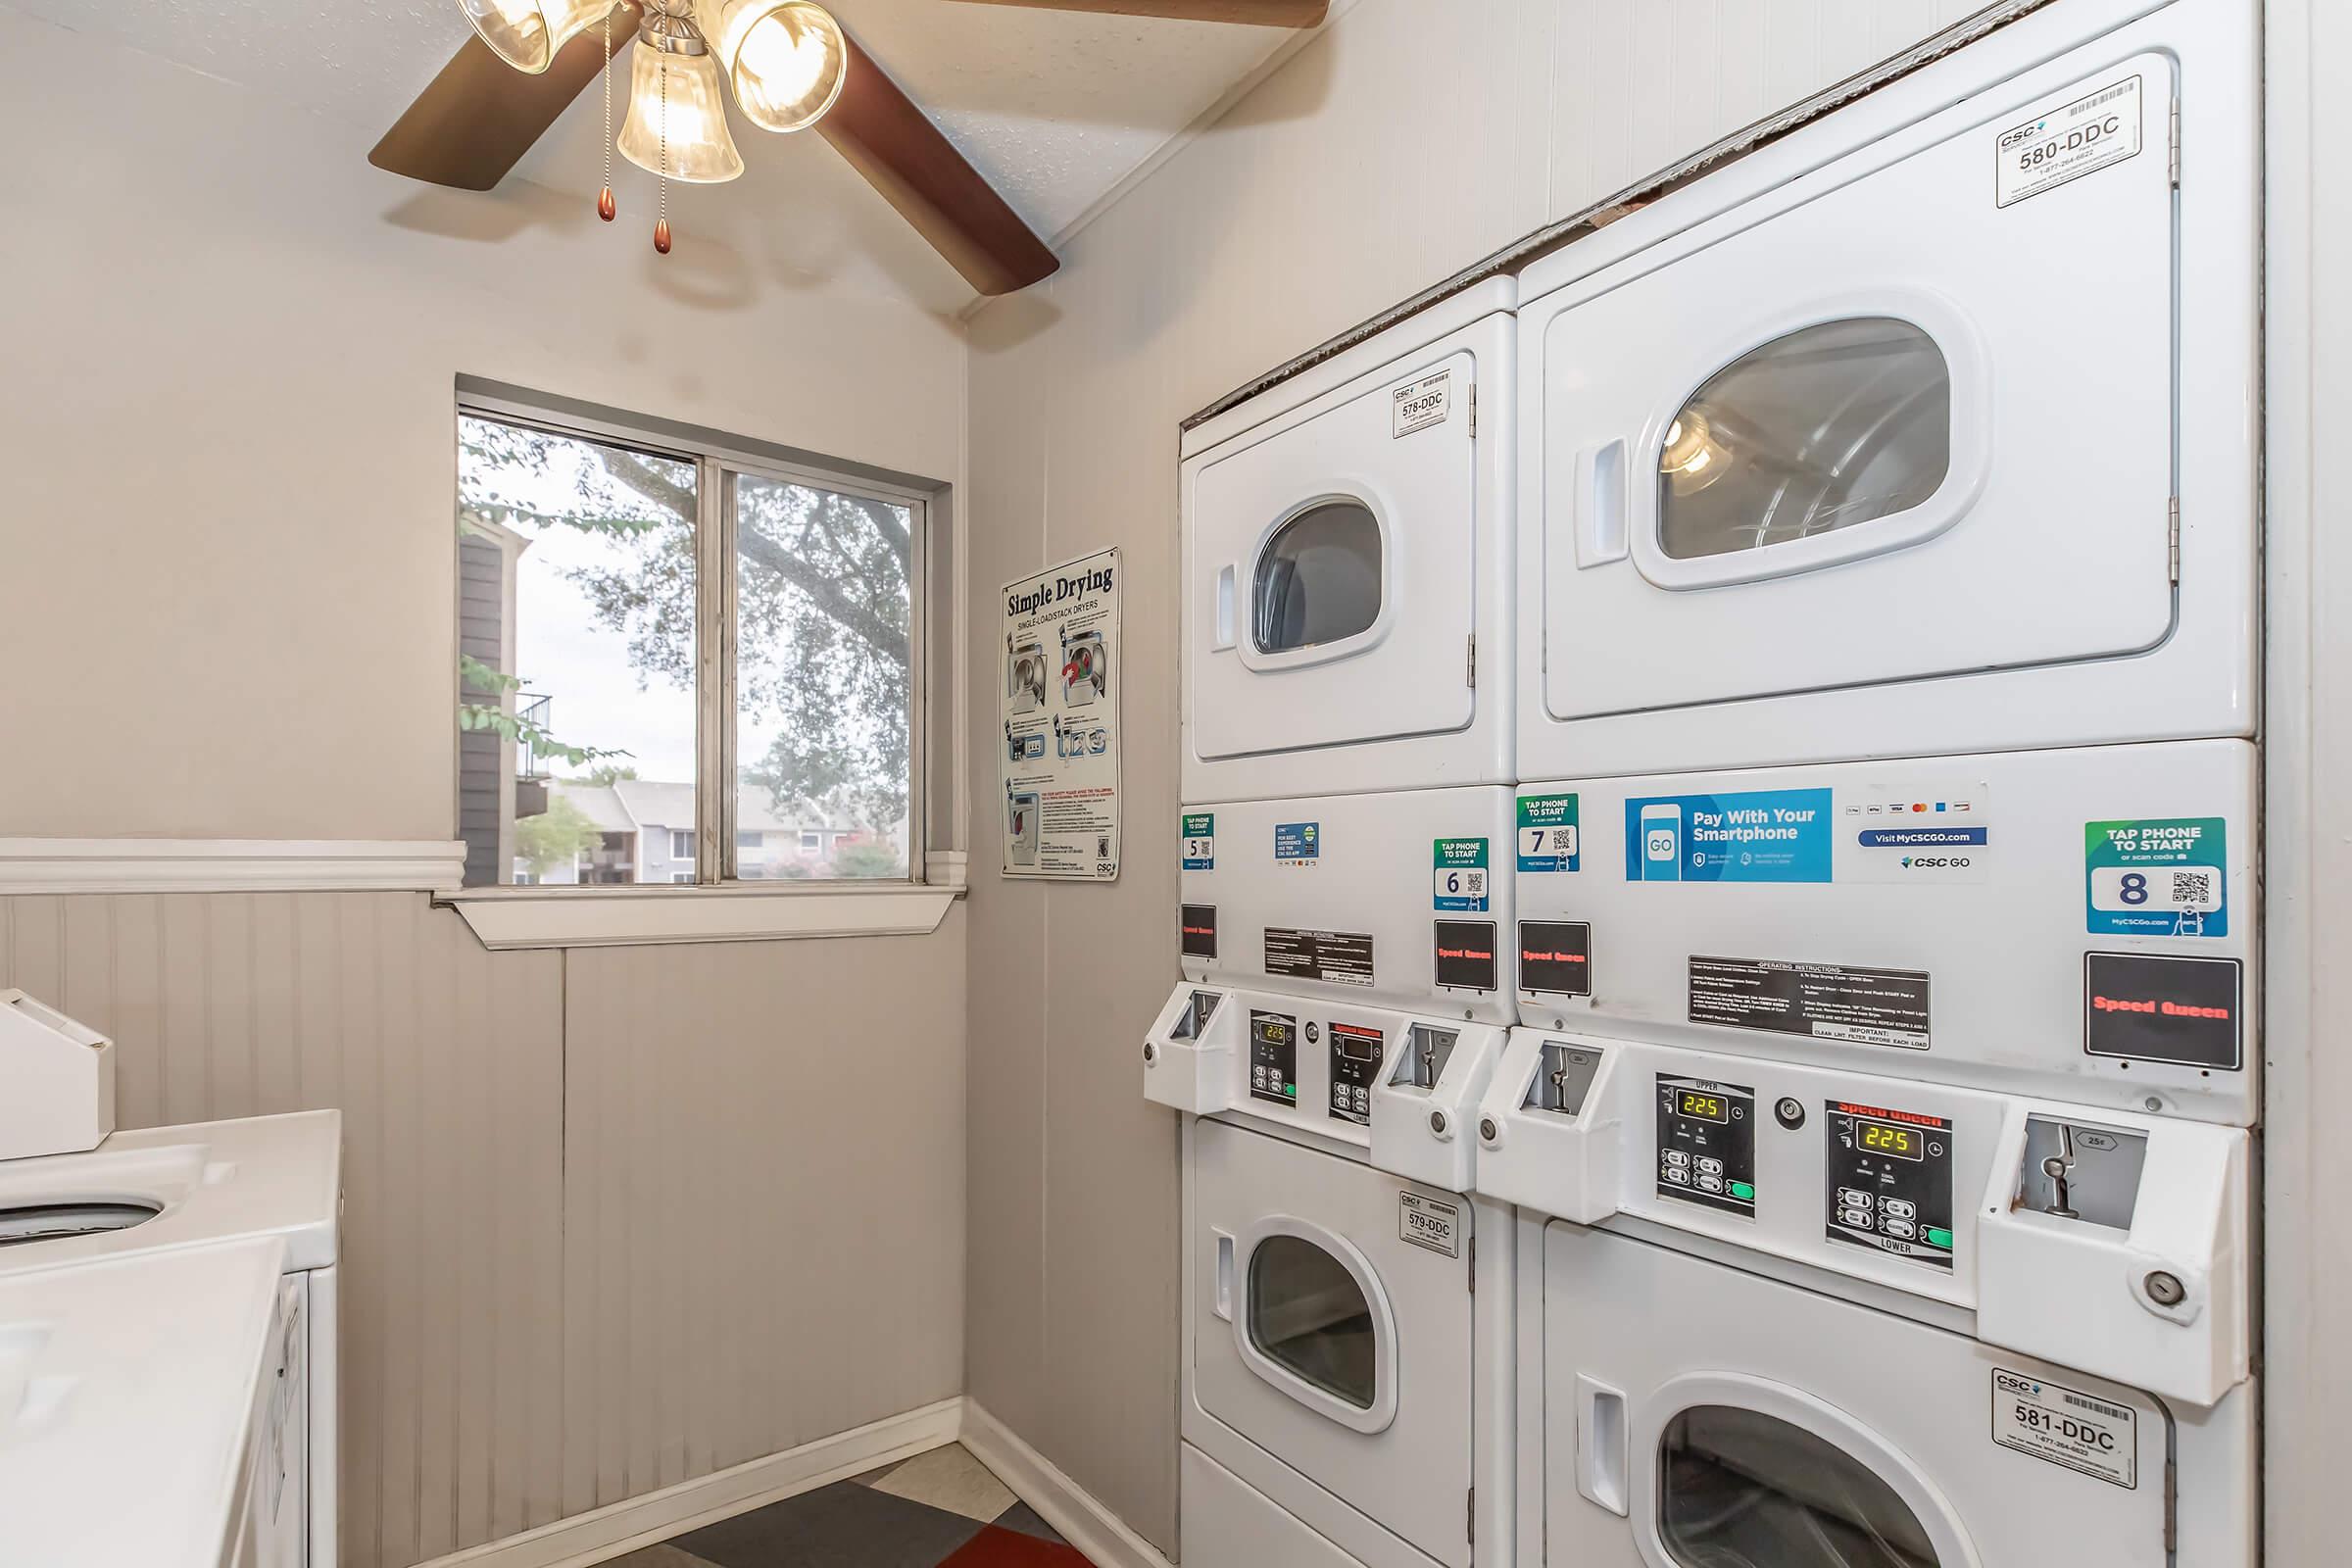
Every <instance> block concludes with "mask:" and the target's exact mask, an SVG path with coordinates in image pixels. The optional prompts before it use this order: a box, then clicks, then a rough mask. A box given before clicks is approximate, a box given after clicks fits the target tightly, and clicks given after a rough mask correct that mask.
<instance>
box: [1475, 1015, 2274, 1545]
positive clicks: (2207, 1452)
mask: <svg viewBox="0 0 2352 1568" xmlns="http://www.w3.org/2000/svg"><path fill="white" fill-rule="evenodd" d="M1480 1131H1481V1136H1482V1139H1483V1140H1484V1141H1485V1147H1484V1148H1482V1150H1481V1152H1480V1158H1479V1165H1478V1170H1479V1176H1478V1184H1479V1188H1480V1190H1481V1192H1482V1194H1487V1195H1491V1196H1493V1197H1494V1198H1495V1199H1496V1201H1513V1202H1517V1203H1519V1204H1521V1205H1523V1207H1522V1210H1521V1214H1522V1218H1521V1220H1520V1222H1519V1230H1520V1236H1521V1242H1520V1245H1521V1251H1522V1255H1523V1257H1526V1258H1530V1259H1532V1258H1535V1257H1540V1258H1541V1263H1540V1264H1538V1263H1535V1262H1533V1261H1529V1262H1524V1263H1523V1264H1522V1267H1521V1272H1520V1299H1519V1306H1518V1327H1519V1334H1518V1347H1519V1362H1520V1374H1519V1376H1520V1403H1519V1420H1518V1435H1519V1444H1520V1452H1519V1461H1518V1470H1519V1486H1520V1492H1519V1498H1520V1504H1521V1513H1520V1520H1519V1527H1518V1528H1519V1539H1520V1540H1522V1541H1537V1540H1540V1541H1542V1542H1543V1543H1544V1548H1543V1549H1544V1555H1543V1558H1542V1560H1543V1561H1544V1562H1545V1563H1549V1564H1558V1565H1560V1568H1569V1565H1575V1568H1588V1565H1590V1568H1638V1565H1639V1568H2009V1565H2014V1564H2023V1563H2033V1562H2041V1561H2054V1560H2058V1559H2060V1558H2063V1560H2065V1561H2066V1562H2068V1563H2070V1564H2081V1565H2083V1568H2174V1565H2176V1564H2183V1565H2184V1564H2191V1563H2193V1564H2196V1565H2198V1568H2251V1565H2252V1564H2253V1563H2254V1561H2255V1529H2256V1508H2255V1501H2254V1499H2255V1462H2254V1456H2255V1441H2256V1438H2255V1415H2254V1411H2255V1398H2256V1384H2255V1380H2254V1377H2253V1374H2252V1367H2251V1358H2250V1338H2251V1335H2250V1316H2249V1301H2250V1284H2249V1277H2250V1272H2251V1271H2250V1262H2249V1253H2248V1238H2249V1236H2250V1232H2251V1216H2250V1212H2249V1206H2250V1201H2251V1200H2250V1198H2249V1190H2248V1176H2247V1169H2248V1157H2249V1143H2250V1139H2249V1135H2248V1134H2247V1133H2246V1132H2244V1131H2243V1130H2240V1129H2236V1128H2227V1127H2216V1126H2211V1125H2206V1124H2201V1123H2197V1122H2191V1121H2184V1120H2181V1119H2179V1118H2171V1117H2160V1116H2146V1115H2133V1114H2131V1113H2129V1112H2122V1111H2117V1110H2114V1109H2111V1108H2108V1107H2103V1106H2101V1107H2092V1106H2082V1105H2070V1104H2066V1103H2059V1102H2053V1101H2041V1100H2034V1099H2031V1098H2028V1097H2024V1096H2015V1095H1999V1094H1988V1093H1985V1092H1981V1091H1976V1090H1967V1089H1959V1088H1953V1087H1946V1086H1935V1085H1927V1084H1921V1083H1917V1082H1914V1081H1911V1080H1907V1079H1896V1078H1879V1077H1872V1076H1869V1075H1865V1074H1859V1073H1850V1072H1842V1071H1837V1070H1833V1069H1828V1068H1822V1067H1815V1066H1808V1065H1801V1064H1793V1063H1781V1062H1769V1061H1763V1060H1757V1059H1753V1058H1745V1057H1737V1056H1728V1055H1721V1054H1707V1053H1700V1052H1691V1051H1685V1050H1680V1049H1677V1048H1673V1047H1664V1046H1649V1045H1642V1044H1638V1043H1629V1042H1624V1041H1614V1040H1607V1039H1603V1038H1601V1037H1597V1036H1590V1035H1571V1034H1555V1033H1551V1032H1548V1031H1542V1030H1532V1029H1522V1030H1519V1031H1516V1032H1515V1033H1514V1036H1513V1039H1512V1043H1511V1047H1510V1049H1509V1052H1508V1053H1507V1054H1506V1055H1505V1058H1504V1061H1503V1063H1502V1065H1501V1067H1500V1068H1498V1069H1497V1071H1496V1073H1495V1078H1494V1080H1493V1082H1492V1083H1491V1084H1490V1086H1489V1090H1488V1095H1487V1097H1486V1100H1485V1103H1484V1104H1483V1106H1482V1112H1481V1125H1480Z"/></svg>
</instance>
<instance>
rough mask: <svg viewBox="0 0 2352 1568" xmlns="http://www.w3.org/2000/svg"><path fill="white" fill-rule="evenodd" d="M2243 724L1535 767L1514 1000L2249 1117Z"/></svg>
mask: <svg viewBox="0 0 2352 1568" xmlns="http://www.w3.org/2000/svg"><path fill="white" fill-rule="evenodd" d="M2255 764H2256V758H2255V749H2254V747H2253V745H2252V744H2251V743H2250V742H2246V741H2236V740H2212V741H2167V742H2161V743H2157V744H2153V745H2145V746H2093V747H2082V748H2079V749H2073V750H2044V751H2030V752H2011V753H2002V754H1998V755H1994V756H1980V757H1939V758H1915V759H1907V760H1896V761H1887V762H1838V763H1827V764H1816V765H1810V766H1800V767H1777V768H1757V769H1749V770H1745V771H1740V772H1729V773H1678V774H1664V775H1642V776H1635V777H1630V778H1601V779H1592V778H1588V779H1581V780H1572V781H1568V782H1564V783H1558V784H1528V785H1523V786H1522V787H1521V790H1520V793H1519V799H1518V810H1517V817H1518V822H1517V831H1518V833H1519V840H1518V843H1517V845H1516V858H1515V865H1516V868H1517V884H1518V889H1517V891H1518V908H1519V917H1520V924H1519V927H1518V934H1519V940H1518V942H1517V944H1516V947H1517V949H1518V953H1517V957H1518V971H1519V980H1518V983H1519V987H1520V991H1519V1010H1520V1015H1521V1016H1522V1017H1523V1018H1524V1019H1526V1020H1527V1021H1528V1022H1530V1023H1543V1024H1550V1025H1552V1026H1554V1027H1565V1028H1571V1029H1592V1030H1594V1031H1597V1032H1599V1033H1601V1034H1607V1035H1618V1036H1623V1037H1626V1038H1629V1039H1635V1040H1654V1041H1663V1042H1674V1043H1678V1044H1685V1045H1689V1046H1691V1047H1692V1048H1693V1049H1696V1050H1707V1051H1724V1052H1729V1053H1735V1054H1747V1055H1757V1056H1766V1057H1782V1058H1789V1059H1795V1060H1801V1061H1809V1062H1816V1063H1820V1064H1822V1065H1832V1066H1840V1067H1845V1068H1849V1069H1851V1070H1853V1071H1856V1072H1867V1073H1877V1074H1884V1075H1886V1076H1889V1077H1907V1078H1917V1079H1925V1080H1931V1081H1936V1082H1943V1083H1952V1084H1964V1085H1969V1086H1973V1087H1977V1088H1984V1089H2005V1090H2009V1091H2012V1092H2015V1093H2019V1094H2029V1095H2039V1096H2045V1097H2048V1098H2050V1099H2055V1100H2066V1101H2075V1102H2081V1103H2092V1104H2101V1105H2112V1106H2115V1107H2117V1108H2120V1109H2130V1110H2159V1111H2163V1112H2167V1113H2170V1114H2177V1115H2181V1116H2188V1117H2193V1118H2197V1119H2200V1120H2206V1121H2217V1122H2229V1123H2234V1124H2236V1125H2240V1126H2244V1125H2250V1124H2251V1123H2252V1122H2253V1120H2254V1118H2255V1115H2256V1110H2257V1107H2258V1105H2259V1103H2260V1100H2259V1087H2260V1086H2259V1081H2258V1080H2259V1076H2260V1053H2259V1052H2258V1051H2257V1050H2256V1049H2255V1045H2256V1042H2257V1041H2258V1039H2259V1036H2258V1033H2257V1031H2256V1020H2255V1011H2256V999H2257V998H2258V997H2259V995H2260V991H2261V987H2260V983H2259V978H2260V977H2259V975H2258V974H2257V973H2256V957H2257V954H2258V948H2257V945H2256V943H2255V941H2254V933H2253V929H2252V928H2253V924H2254V918H2255V910H2256V905H2257V895H2256V891H2255V881H2254V866H2255V848H2256V843H2255V834H2256V816H2255V809H2256V799H2257V797H2256V773H2255Z"/></svg>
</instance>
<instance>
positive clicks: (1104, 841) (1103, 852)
mask: <svg viewBox="0 0 2352 1568" xmlns="http://www.w3.org/2000/svg"><path fill="white" fill-rule="evenodd" d="M1095 858H1096V859H1098V860H1107V859H1109V858H1110V835H1109V834H1107V833H1098V834H1096V835H1095Z"/></svg>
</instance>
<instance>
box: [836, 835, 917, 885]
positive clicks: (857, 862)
mask: <svg viewBox="0 0 2352 1568" xmlns="http://www.w3.org/2000/svg"><path fill="white" fill-rule="evenodd" d="M833 874H834V875H835V876H842V877H885V876H892V877H895V876H905V875H906V874H907V862H906V860H905V859H904V858H901V857H900V855H899V851H898V847H897V846H896V845H893V844H890V843H888V842H886V841H883V840H880V839H866V840H862V841H860V842H858V843H856V844H837V845H835V846H834V847H833Z"/></svg>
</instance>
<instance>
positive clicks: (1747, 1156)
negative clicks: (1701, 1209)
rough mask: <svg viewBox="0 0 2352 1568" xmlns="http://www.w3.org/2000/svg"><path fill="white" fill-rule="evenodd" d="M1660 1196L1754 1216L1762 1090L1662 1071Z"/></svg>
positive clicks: (1659, 1087)
mask: <svg viewBox="0 0 2352 1568" xmlns="http://www.w3.org/2000/svg"><path fill="white" fill-rule="evenodd" d="M1657 1084H1658V1168H1657V1191H1658V1196H1659V1197H1660V1198H1671V1199H1673V1200H1675V1201H1677V1202H1684V1203H1698V1204H1701V1205H1703V1206H1705V1207H1708V1208H1719V1209H1722V1210H1723V1211H1724V1212H1725V1213H1727V1214H1738V1215H1740V1216H1741V1217H1742V1218H1749V1219H1752V1218H1754V1217H1755V1212H1756V1115H1755V1112H1756V1092H1755V1091H1754V1090H1753V1089H1750V1088H1747V1087H1746V1086H1745V1085H1741V1084H1726V1083H1717V1082H1715V1081H1714V1080H1712V1079H1707V1078H1686V1077H1683V1076H1680V1075H1679V1074H1675V1073H1663V1072H1662V1073H1659V1074H1658V1075H1657Z"/></svg>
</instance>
